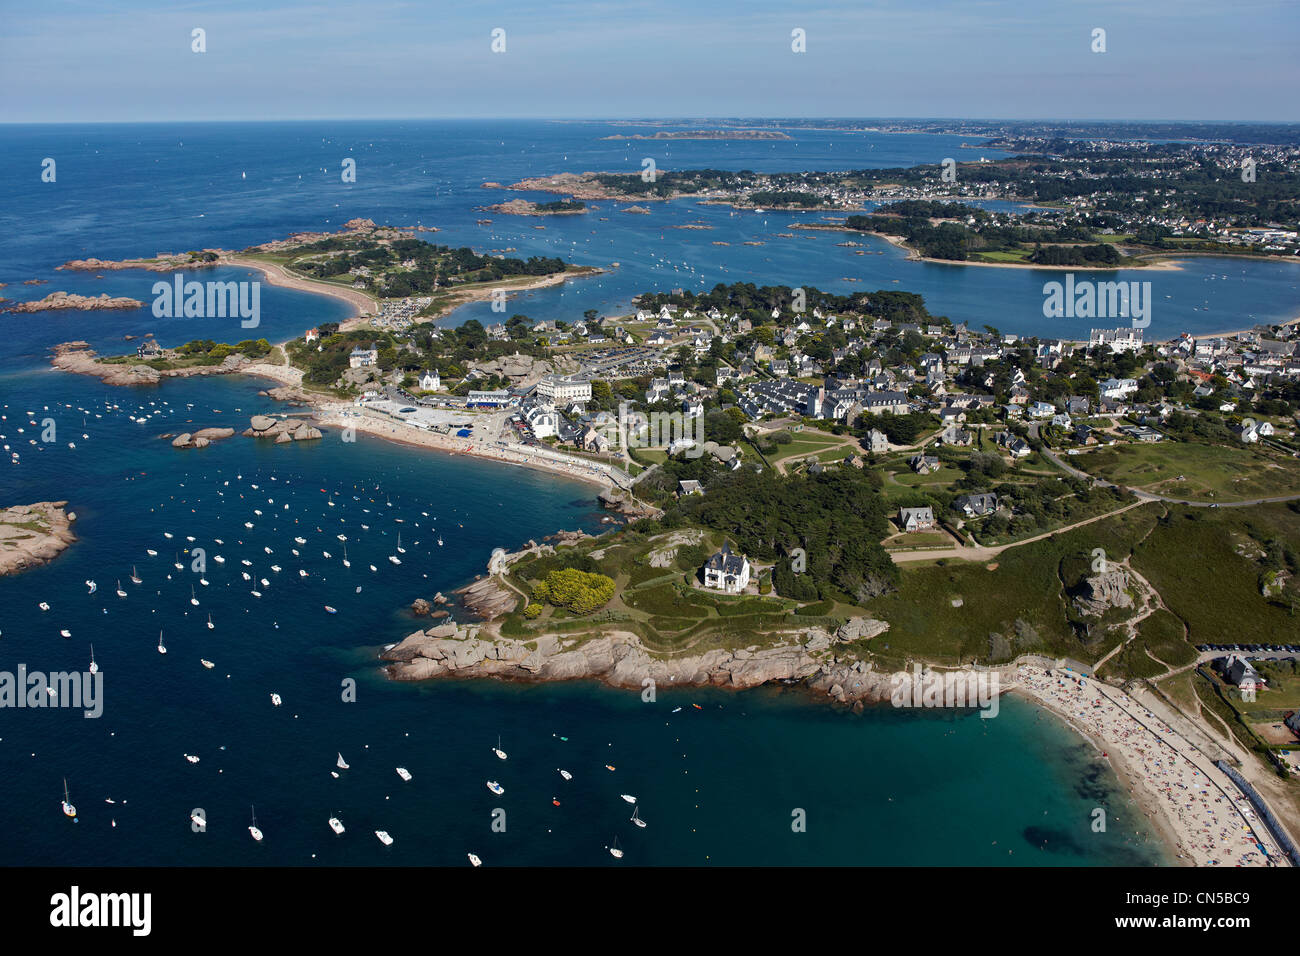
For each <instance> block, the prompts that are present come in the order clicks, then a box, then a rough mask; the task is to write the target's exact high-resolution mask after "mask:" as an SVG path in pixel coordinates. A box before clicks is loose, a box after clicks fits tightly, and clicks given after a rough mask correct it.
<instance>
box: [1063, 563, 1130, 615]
mask: <svg viewBox="0 0 1300 956" xmlns="http://www.w3.org/2000/svg"><path fill="white" fill-rule="evenodd" d="M1074 603H1075V606H1076V607H1078V609H1079V610H1080V611H1081V612H1083V613H1084V614H1088V615H1092V616H1094V617H1100V616H1101V615H1103V614H1105V613H1106V611H1108V610H1109V609H1110V608H1113V607H1132V605H1133V595H1131V594H1129V593H1128V572H1127V571H1124V570H1123V569H1121V568H1116V569H1115V570H1114V571H1106V572H1104V573H1102V574H1094V575H1093V576H1092V577H1090V578H1086V579H1085V580H1084V582H1083V591H1082V593H1081V594H1079V596H1078V597H1076V598H1075V599H1074Z"/></svg>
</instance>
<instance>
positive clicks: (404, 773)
mask: <svg viewBox="0 0 1300 956" xmlns="http://www.w3.org/2000/svg"><path fill="white" fill-rule="evenodd" d="M397 775H398V776H399V777H401V778H402V779H403V780H406V781H408V782H409V781H410V779H411V771H409V770H407V769H406V768H405V767H398V768H397Z"/></svg>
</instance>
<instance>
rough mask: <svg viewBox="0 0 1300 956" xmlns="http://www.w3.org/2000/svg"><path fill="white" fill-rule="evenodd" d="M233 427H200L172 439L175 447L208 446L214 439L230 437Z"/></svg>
mask: <svg viewBox="0 0 1300 956" xmlns="http://www.w3.org/2000/svg"><path fill="white" fill-rule="evenodd" d="M234 433H235V430H234V429H233V428H200V429H199V430H198V431H196V432H194V433H192V434H191V433H190V432H183V433H181V434H179V435H177V436H176V437H175V438H173V439H172V447H173V448H207V447H208V446H209V445H210V444H212V443H213V442H214V441H220V440H221V439H223V438H229V437H230V436H231V435H233V434H234Z"/></svg>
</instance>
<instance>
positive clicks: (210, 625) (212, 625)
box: [208, 614, 217, 631]
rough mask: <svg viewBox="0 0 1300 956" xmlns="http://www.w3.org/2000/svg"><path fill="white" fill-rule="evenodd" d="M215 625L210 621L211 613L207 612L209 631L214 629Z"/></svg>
mask: <svg viewBox="0 0 1300 956" xmlns="http://www.w3.org/2000/svg"><path fill="white" fill-rule="evenodd" d="M216 626H217V625H215V624H213V623H212V615H211V614H209V615H208V630H209V631H211V630H215V629H216Z"/></svg>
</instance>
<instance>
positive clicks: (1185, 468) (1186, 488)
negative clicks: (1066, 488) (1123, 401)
mask: <svg viewBox="0 0 1300 956" xmlns="http://www.w3.org/2000/svg"><path fill="white" fill-rule="evenodd" d="M1070 463H1071V464H1073V465H1074V466H1075V467H1077V468H1080V469H1082V470H1084V471H1087V472H1088V473H1090V474H1093V475H1097V476H1098V477H1100V478H1104V479H1106V480H1107V481H1113V482H1115V483H1116V484H1121V485H1129V486H1131V487H1134V488H1141V489H1142V490H1143V491H1150V492H1155V493H1157V494H1163V495H1168V496H1170V497H1174V498H1186V499H1187V500H1189V501H1241V500H1246V499H1251V498H1273V497H1279V496H1281V495H1286V494H1300V461H1297V460H1296V459H1294V458H1289V457H1286V456H1285V455H1282V454H1280V453H1279V452H1276V451H1273V450H1272V449H1269V448H1260V447H1258V446H1253V445H1240V446H1229V445H1205V444H1200V443H1194V442H1172V441H1163V442H1156V443H1152V444H1131V445H1116V446H1114V447H1111V448H1102V449H1098V450H1095V451H1090V452H1086V453H1085V454H1082V455H1075V456H1073V457H1072V458H1071V459H1070Z"/></svg>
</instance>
